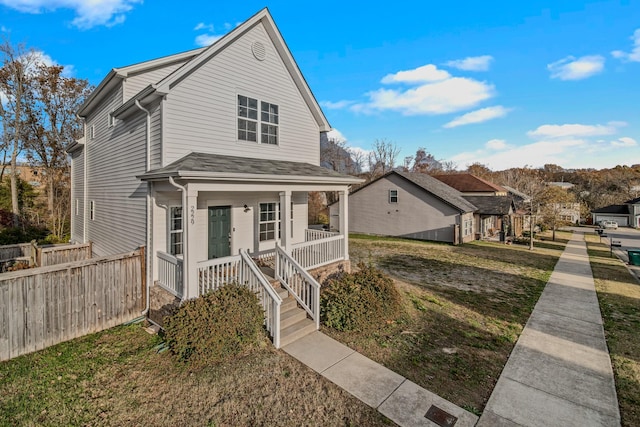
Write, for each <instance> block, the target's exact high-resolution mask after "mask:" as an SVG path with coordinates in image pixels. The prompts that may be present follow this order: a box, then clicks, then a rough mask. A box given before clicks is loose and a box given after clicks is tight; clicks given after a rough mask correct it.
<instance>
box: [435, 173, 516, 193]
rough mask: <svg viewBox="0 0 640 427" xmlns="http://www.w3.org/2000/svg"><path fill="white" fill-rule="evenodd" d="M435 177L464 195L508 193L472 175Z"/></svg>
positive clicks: (457, 174)
mask: <svg viewBox="0 0 640 427" xmlns="http://www.w3.org/2000/svg"><path fill="white" fill-rule="evenodd" d="M433 177H434V178H435V179H437V180H439V181H442V182H444V183H445V184H447V185H448V186H450V187H453V188H455V189H456V190H458V191H460V192H462V193H480V192H483V193H489V192H491V193H494V192H496V191H498V192H503V193H506V192H507V190H506V189H505V188H503V187H501V186H499V185H496V184H494V183H492V182H489V181H487V180H484V179H482V178H480V177H477V176H475V175H472V174H470V173H454V174H447V175H433Z"/></svg>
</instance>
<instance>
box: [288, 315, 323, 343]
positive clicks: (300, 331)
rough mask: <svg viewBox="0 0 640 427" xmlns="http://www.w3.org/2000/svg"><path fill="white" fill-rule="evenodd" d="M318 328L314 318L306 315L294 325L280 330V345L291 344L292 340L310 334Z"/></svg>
mask: <svg viewBox="0 0 640 427" xmlns="http://www.w3.org/2000/svg"><path fill="white" fill-rule="evenodd" d="M315 330H316V324H315V322H314V321H313V320H311V319H307V318H306V317H305V318H304V319H302V320H299V321H298V322H296V323H294V324H293V325H291V326H289V327H287V328H283V329H282V330H281V331H280V347H284V346H285V345H288V344H291V343H292V342H294V341H296V340H298V339H300V338H302V337H304V336H305V335H309V334H310V333H311V332H313V331H315Z"/></svg>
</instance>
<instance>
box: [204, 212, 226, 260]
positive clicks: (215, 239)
mask: <svg viewBox="0 0 640 427" xmlns="http://www.w3.org/2000/svg"><path fill="white" fill-rule="evenodd" d="M229 255H231V207H230V206H210V207H209V259H212V258H222V257H226V256H229Z"/></svg>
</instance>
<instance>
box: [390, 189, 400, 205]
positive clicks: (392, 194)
mask: <svg viewBox="0 0 640 427" xmlns="http://www.w3.org/2000/svg"><path fill="white" fill-rule="evenodd" d="M389 203H398V190H389Z"/></svg>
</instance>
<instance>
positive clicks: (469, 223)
mask: <svg viewBox="0 0 640 427" xmlns="http://www.w3.org/2000/svg"><path fill="white" fill-rule="evenodd" d="M471 234H473V220H472V219H465V220H464V232H463V235H464V236H469V235H471Z"/></svg>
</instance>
